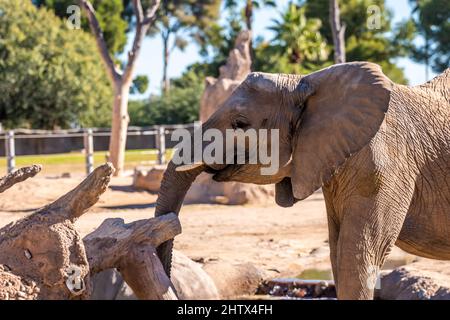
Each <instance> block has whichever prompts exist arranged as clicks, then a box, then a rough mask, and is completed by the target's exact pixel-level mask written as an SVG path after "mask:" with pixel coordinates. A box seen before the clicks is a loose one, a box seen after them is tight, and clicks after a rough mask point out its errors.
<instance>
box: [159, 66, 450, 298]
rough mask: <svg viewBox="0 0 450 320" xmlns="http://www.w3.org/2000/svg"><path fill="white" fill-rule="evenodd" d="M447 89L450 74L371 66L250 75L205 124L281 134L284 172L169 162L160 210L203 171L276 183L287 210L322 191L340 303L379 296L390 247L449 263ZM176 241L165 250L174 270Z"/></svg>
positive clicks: (172, 204)
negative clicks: (419, 76)
mask: <svg viewBox="0 0 450 320" xmlns="http://www.w3.org/2000/svg"><path fill="white" fill-rule="evenodd" d="M449 85H450V69H447V70H446V71H444V73H443V74H441V75H439V76H437V77H436V78H434V79H433V80H431V81H429V82H427V83H425V84H423V85H419V86H406V85H400V84H396V83H394V82H392V81H391V80H390V79H389V78H388V77H387V76H385V75H384V74H383V72H382V70H381V67H380V66H378V65H377V64H374V63H370V62H351V63H343V64H336V65H333V66H330V67H328V68H325V69H322V70H319V71H316V72H313V73H311V74H308V75H304V76H303V75H292V74H290V75H287V74H269V73H261V72H253V73H250V74H249V75H248V77H247V78H246V79H245V80H244V81H243V83H242V84H241V85H240V86H239V87H237V88H236V90H235V91H234V92H233V93H232V95H231V96H230V97H229V98H228V99H227V100H226V101H225V102H224V103H223V105H222V106H221V107H220V108H219V109H218V110H217V111H216V112H215V113H214V114H213V115H212V116H211V117H210V118H209V119H208V120H207V121H206V122H205V123H203V124H202V128H203V129H204V130H206V129H208V128H215V129H218V130H220V131H221V132H223V131H224V130H226V129H235V128H242V129H243V130H247V129H249V128H254V129H262V128H268V129H279V158H280V169H279V170H278V171H277V172H276V173H275V174H273V175H270V176H263V175H261V174H260V171H259V169H260V167H261V166H262V164H260V163H257V164H250V163H245V164H214V163H213V164H205V163H200V164H194V165H191V166H189V168H188V169H186V170H184V169H183V170H178V168H180V165H178V164H175V163H173V162H170V163H169V164H168V167H167V169H166V171H165V173H164V177H163V180H162V182H161V188H160V192H159V195H158V200H157V204H156V209H155V214H156V215H162V214H167V213H169V212H175V213H177V214H178V212H179V210H180V208H181V205H182V202H183V197H184V195H185V194H186V191H187V190H188V189H189V186H190V184H191V183H192V181H193V180H194V179H195V177H196V176H197V175H199V174H200V173H201V172H207V173H210V174H213V178H214V179H215V180H217V181H239V182H247V183H255V184H275V193H276V195H275V201H276V203H277V204H278V205H280V206H282V207H290V206H292V205H294V204H295V203H296V202H297V201H300V200H303V199H305V198H307V197H308V196H310V195H311V194H312V193H313V192H315V191H317V190H318V189H320V188H322V192H323V195H324V199H325V205H326V211H327V220H328V231H329V245H330V258H331V267H332V272H333V277H334V280H335V285H336V289H337V296H338V299H364V300H365V299H373V296H374V286H375V282H376V275H377V273H378V270H379V269H380V268H381V267H382V265H383V263H384V261H385V259H386V257H387V255H388V254H389V252H390V251H391V249H392V248H393V246H394V245H396V246H398V247H400V248H401V249H403V250H405V251H407V252H409V253H412V254H415V255H419V256H423V257H427V258H434V259H442V260H449V259H450V102H449V99H450V95H449ZM246 151H249V150H246ZM172 246H173V242H172V241H167V242H165V243H163V244H162V245H161V246H160V247H159V248H158V255H159V257H160V259H161V261H162V263H163V265H164V268H165V270H166V272H168V273H170V262H171V251H172Z"/></svg>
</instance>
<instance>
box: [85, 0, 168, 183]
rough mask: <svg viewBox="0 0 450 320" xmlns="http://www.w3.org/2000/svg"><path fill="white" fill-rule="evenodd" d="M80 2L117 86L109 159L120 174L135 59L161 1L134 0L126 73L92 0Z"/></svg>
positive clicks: (123, 156) (112, 79)
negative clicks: (145, 5)
mask: <svg viewBox="0 0 450 320" xmlns="http://www.w3.org/2000/svg"><path fill="white" fill-rule="evenodd" d="M78 2H79V4H80V5H81V6H82V7H83V9H84V11H85V12H86V15H87V18H88V21H89V26H90V28H91V31H92V34H93V35H94V37H95V40H96V44H97V48H98V50H99V52H100V56H101V58H102V60H103V63H104V65H105V68H106V71H107V73H108V75H109V78H110V80H111V83H112V85H113V87H114V102H113V111H112V124H111V137H110V141H109V159H110V161H111V162H112V164H113V165H114V167H115V169H116V171H115V172H114V175H116V176H117V175H119V174H120V173H121V172H122V171H123V165H124V162H125V144H126V141H127V130H128V122H129V117H128V95H129V90H130V86H131V82H132V77H133V72H134V69H135V67H136V60H137V57H138V55H139V52H140V51H141V46H142V42H143V41H144V37H145V35H146V34H147V31H148V29H149V28H150V26H151V25H152V24H153V23H154V22H155V19H156V11H157V10H158V8H159V5H160V2H161V0H153V1H152V4H151V5H150V6H149V7H148V8H147V10H145V12H144V9H143V7H142V4H141V0H132V3H133V9H134V14H135V16H136V27H135V33H134V39H133V46H132V48H131V50H130V51H129V52H128V61H127V63H126V65H125V68H124V70H123V72H122V71H121V70H118V68H117V67H116V65H115V63H114V60H113V57H112V55H111V54H110V52H109V50H108V47H107V45H106V42H105V38H104V37H103V31H102V29H101V27H100V23H99V22H98V19H97V17H96V15H95V10H94V7H93V6H92V4H91V2H90V1H89V0H78Z"/></svg>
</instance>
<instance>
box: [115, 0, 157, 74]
mask: <svg viewBox="0 0 450 320" xmlns="http://www.w3.org/2000/svg"><path fill="white" fill-rule="evenodd" d="M160 2H161V0H155V1H154V2H153V4H152V5H151V6H150V7H149V8H148V9H147V11H146V13H145V16H144V14H143V12H144V10H143V8H142V3H141V0H133V7H134V12H135V15H136V21H137V23H136V31H135V33H134V39H133V46H132V48H131V50H130V52H128V62H127V65H126V67H125V71H124V73H123V81H124V82H125V83H128V82H130V81H131V77H132V75H133V71H134V67H135V64H136V59H137V57H138V56H139V52H140V51H141V47H142V41H143V40H144V37H145V35H146V34H147V31H148V29H149V28H150V26H151V24H152V23H153V22H154V21H155V19H156V11H157V10H158V7H159V4H160Z"/></svg>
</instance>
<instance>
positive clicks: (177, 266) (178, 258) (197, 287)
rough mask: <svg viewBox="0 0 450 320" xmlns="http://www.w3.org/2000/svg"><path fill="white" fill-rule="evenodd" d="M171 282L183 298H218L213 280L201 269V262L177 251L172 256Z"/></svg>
mask: <svg viewBox="0 0 450 320" xmlns="http://www.w3.org/2000/svg"><path fill="white" fill-rule="evenodd" d="M172 264H173V267H172V274H171V279H172V283H173V285H174V286H175V288H176V289H177V293H178V296H179V297H180V299H183V300H191V299H197V300H199V299H201V300H205V299H219V298H220V296H219V292H218V290H217V288H216V285H215V283H214V281H213V280H212V279H211V277H210V276H209V275H208V274H207V273H206V272H205V271H204V270H203V268H202V266H201V264H199V263H197V262H194V261H192V260H191V259H189V258H188V257H186V256H185V255H184V254H182V253H181V252H179V251H176V250H175V251H174V255H173V258H172Z"/></svg>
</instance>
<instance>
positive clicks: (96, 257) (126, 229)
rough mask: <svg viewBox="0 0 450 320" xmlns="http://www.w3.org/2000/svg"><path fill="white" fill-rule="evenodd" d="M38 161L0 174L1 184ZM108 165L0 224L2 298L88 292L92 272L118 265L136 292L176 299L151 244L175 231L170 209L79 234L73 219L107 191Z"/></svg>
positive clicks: (24, 174)
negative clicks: (41, 204)
mask: <svg viewBox="0 0 450 320" xmlns="http://www.w3.org/2000/svg"><path fill="white" fill-rule="evenodd" d="M40 170H41V167H40V166H36V165H35V166H31V167H27V168H22V169H19V170H17V171H15V172H13V173H12V174H9V175H8V176H6V177H4V178H2V179H1V180H0V190H1V191H4V190H6V189H8V188H10V187H12V186H13V185H14V184H16V183H18V182H21V181H23V180H25V179H27V178H29V177H32V176H34V175H36V174H37V173H38V172H39V171H40ZM113 172H114V168H113V167H112V165H111V164H109V163H106V164H104V165H102V166H100V167H98V168H96V169H95V170H94V171H93V172H92V173H91V174H90V175H89V176H88V177H87V178H86V179H85V180H83V181H82V182H81V183H80V184H79V185H78V186H77V187H76V188H75V189H73V190H72V191H70V192H68V193H67V194H65V195H63V196H62V197H60V198H59V199H57V200H56V201H54V202H52V203H51V204H49V205H47V206H45V207H43V208H41V209H39V210H37V211H36V212H34V213H32V214H31V215H30V216H28V217H26V218H23V219H21V220H18V221H16V222H12V223H10V224H8V225H6V226H5V227H3V228H1V229H0V299H87V298H89V296H90V294H91V280H90V276H91V275H92V274H95V273H97V272H100V271H102V270H105V269H110V268H116V269H118V270H119V271H120V273H121V274H122V277H123V278H124V280H125V281H126V282H127V284H128V285H129V286H130V287H131V288H132V289H133V291H134V292H135V294H136V296H137V297H138V298H140V299H177V296H176V294H175V290H174V288H173V285H172V283H171V281H170V279H169V278H168V277H167V275H166V273H165V272H164V269H163V266H162V264H161V262H160V261H159V258H158V256H157V254H156V250H155V248H156V247H157V246H158V245H159V244H160V243H162V242H165V241H167V240H168V239H172V238H173V237H175V236H176V235H177V234H179V233H180V232H181V226H180V222H179V220H178V218H177V216H176V215H175V214H169V215H164V216H161V217H158V218H153V219H147V220H140V221H135V222H132V223H129V224H125V223H124V221H123V219H107V220H105V221H104V222H103V223H102V224H101V225H100V227H99V228H98V229H96V230H95V231H94V232H92V233H91V234H89V235H88V236H86V237H85V238H84V241H83V240H82V239H81V236H80V234H79V233H78V231H77V230H76V229H75V226H74V222H75V221H76V220H77V219H78V218H79V217H80V216H81V215H83V214H84V213H85V212H87V210H89V208H90V207H92V206H93V205H94V204H95V203H96V202H97V201H98V199H99V197H100V195H101V194H102V193H103V192H105V190H106V188H107V186H108V184H109V181H110V177H111V175H112V173H113Z"/></svg>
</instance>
